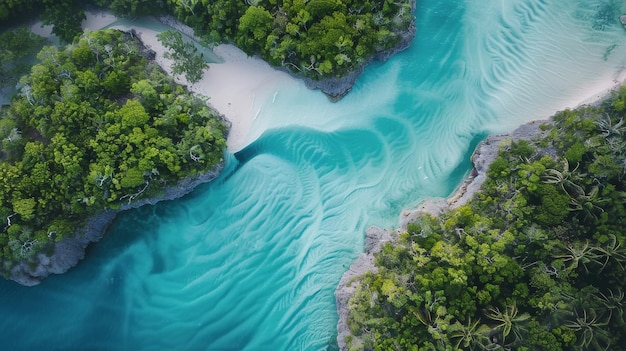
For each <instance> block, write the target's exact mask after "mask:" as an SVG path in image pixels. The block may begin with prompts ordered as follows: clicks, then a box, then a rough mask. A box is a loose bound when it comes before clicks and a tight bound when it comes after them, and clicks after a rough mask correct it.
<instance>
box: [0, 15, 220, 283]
mask: <svg viewBox="0 0 626 351" xmlns="http://www.w3.org/2000/svg"><path fill="white" fill-rule="evenodd" d="M115 20H117V19H116V18H115V17H114V16H112V15H109V14H105V13H100V14H96V15H94V14H90V16H89V17H88V19H87V22H86V23H87V25H92V26H94V27H95V28H104V27H106V26H108V25H110V24H111V23H113V22H114V21H115ZM38 23H39V22H38ZM38 23H36V24H34V25H33V28H36V27H39V28H38V30H39V31H40V33H42V34H44V35H45V34H46V31H47V30H49V29H50V27H49V26H46V27H41V26H38ZM124 29H127V28H124ZM127 30H129V31H130V30H135V32H133V34H137V35H138V33H137V32H136V28H128V29H127ZM150 34H153V36H150V39H151V41H150V44H152V45H148V43H146V42H143V40H142V42H143V46H144V48H145V49H146V51H148V52H149V55H148V56H149V59H153V58H154V61H155V63H157V64H158V65H159V66H160V67H161V68H162V69H163V70H165V71H166V73H167V74H168V75H170V76H171V75H172V74H171V73H172V72H171V63H170V64H169V65H168V62H164V61H163V58H162V54H163V52H164V51H165V49H164V48H163V47H162V46H161V47H160V48H157V49H161V51H159V52H155V51H154V45H155V42H156V44H159V45H160V42H158V40H157V39H156V32H154V33H150ZM48 35H49V33H48ZM138 36H139V35H138ZM140 39H141V37H140ZM159 56H161V57H160V58H159ZM177 83H178V82H177ZM179 84H180V83H179ZM188 90H189V89H188ZM211 108H213V109H214V110H215V108H214V107H212V106H211ZM216 111H217V110H216ZM217 112H218V114H220V116H221V119H222V120H224V122H225V123H226V125H227V127H228V130H229V131H230V127H231V122H230V121H229V120H228V119H226V118H225V116H224V115H223V114H221V113H220V112H219V111H217ZM224 166H225V161H224V160H222V161H221V162H220V163H219V164H217V165H215V166H214V167H213V168H211V169H210V170H208V171H207V172H205V173H202V174H199V175H195V176H189V177H186V178H183V179H180V180H178V181H177V182H176V183H175V184H174V185H172V186H168V187H166V188H164V189H163V192H162V194H160V195H159V196H155V197H150V198H142V199H139V200H137V201H136V202H133V203H126V204H122V205H120V208H119V209H116V210H112V209H103V210H102V212H100V213H98V214H96V215H93V216H91V217H89V218H87V220H86V223H85V224H84V225H83V226H81V227H79V228H76V229H75V231H74V236H73V237H71V238H69V237H68V238H64V239H62V240H61V241H59V242H56V243H53V246H52V247H51V250H50V251H51V254H50V256H48V255H47V253H39V254H38V255H37V256H36V257H35V258H34V259H31V260H28V261H22V262H20V263H19V264H17V265H16V266H14V267H13V268H12V269H11V271H10V275H9V276H8V277H7V279H10V280H13V281H15V282H17V283H19V284H21V285H24V286H34V285H37V284H39V283H40V282H41V280H43V279H44V278H46V277H47V276H49V275H50V274H62V273H65V272H66V271H67V270H68V269H70V268H72V267H74V266H76V265H77V264H78V262H79V261H80V260H82V259H83V258H84V257H85V250H86V248H87V246H88V245H89V244H91V243H93V242H97V241H99V240H100V239H101V238H102V237H103V236H104V234H105V232H106V229H107V228H108V226H109V225H110V224H111V223H112V222H113V220H114V219H115V217H116V216H117V214H118V213H120V212H123V211H126V210H129V209H134V208H139V207H141V206H143V205H148V204H149V205H154V204H156V203H158V202H160V201H168V200H173V199H177V198H180V197H182V196H184V195H186V194H188V193H190V192H191V191H192V190H193V189H195V188H196V187H197V186H198V185H200V184H203V183H207V182H210V181H212V180H213V179H215V178H217V177H218V176H219V174H220V172H221V171H222V170H223V168H224Z"/></svg>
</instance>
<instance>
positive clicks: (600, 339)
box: [564, 309, 610, 350]
mask: <svg viewBox="0 0 626 351" xmlns="http://www.w3.org/2000/svg"><path fill="white" fill-rule="evenodd" d="M607 324H608V321H600V318H598V316H597V314H596V312H595V311H594V310H589V312H587V310H586V309H585V310H583V312H582V314H579V312H578V311H576V317H575V318H574V320H571V321H569V322H568V323H566V324H564V326H565V327H567V328H570V329H571V330H572V331H574V332H575V333H576V334H577V336H578V340H579V341H580V344H579V346H580V347H581V348H582V349H585V350H589V349H592V348H593V349H594V350H608V347H609V346H610V340H609V335H608V332H607V331H606V330H604V328H603V327H604V326H606V325H607Z"/></svg>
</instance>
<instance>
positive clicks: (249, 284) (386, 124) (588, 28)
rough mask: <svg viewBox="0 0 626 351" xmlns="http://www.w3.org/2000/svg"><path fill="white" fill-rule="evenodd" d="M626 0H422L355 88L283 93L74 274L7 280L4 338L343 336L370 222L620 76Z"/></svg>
mask: <svg viewBox="0 0 626 351" xmlns="http://www.w3.org/2000/svg"><path fill="white" fill-rule="evenodd" d="M623 7H624V4H623V2H622V1H612V0H577V1H574V0H572V1H563V0H493V1H474V0H465V1H462V0H445V1H444V0H419V1H418V9H417V11H416V18H417V28H418V36H417V38H416V40H415V42H414V43H413V45H412V46H411V48H410V49H409V50H407V51H405V52H403V53H401V54H399V55H397V56H396V57H394V58H393V59H392V60H391V61H389V62H387V63H385V64H374V65H372V66H371V67H370V68H368V69H367V70H366V72H365V74H364V75H363V77H362V78H361V79H360V80H359V81H358V82H357V85H356V86H355V88H354V90H353V91H352V92H351V93H350V94H349V95H348V96H347V97H346V98H345V99H344V100H342V101H341V102H339V103H336V104H331V103H329V102H327V101H326V100H325V98H324V97H323V96H321V94H319V93H317V92H311V91H308V90H305V89H300V90H298V89H296V90H294V89H284V91H280V93H278V92H277V94H275V95H274V96H273V98H272V99H271V101H268V102H267V104H266V105H264V107H263V109H262V111H260V112H259V115H258V121H257V122H255V123H257V124H256V128H257V132H258V133H259V135H260V137H259V138H258V139H257V140H256V141H254V142H252V143H251V144H249V145H248V146H247V147H246V148H244V149H243V150H241V151H238V152H236V153H234V154H228V155H226V157H227V161H228V163H227V167H226V169H225V171H224V172H223V174H222V175H221V176H220V178H219V179H217V180H216V181H214V182H212V183H210V184H206V185H204V186H202V187H200V188H198V189H197V191H195V192H193V193H192V194H191V195H190V196H187V197H185V198H184V199H181V200H177V201H172V202H169V203H164V204H160V205H157V206H153V207H146V208H142V209H139V210H136V211H132V212H129V213H126V214H124V215H122V216H120V217H119V218H118V219H117V220H116V222H115V223H114V224H113V225H112V226H111V228H110V230H109V232H108V235H107V236H106V237H105V238H104V239H103V240H102V241H101V242H99V243H98V244H96V245H93V246H92V247H91V248H90V249H89V251H88V253H87V258H86V259H85V260H84V261H83V262H82V263H81V264H80V265H79V266H78V267H76V268H74V269H72V270H71V271H70V272H68V273H66V274H64V275H61V276H54V277H50V278H48V279H47V280H45V281H44V282H43V283H42V284H41V285H39V286H37V287H34V288H24V287H20V286H17V285H16V284H14V283H12V282H5V281H2V282H0V291H1V292H2V293H1V294H0V312H1V315H2V317H3V318H2V320H1V321H0V323H1V328H0V330H2V335H3V336H4V337H3V338H2V340H0V349H2V350H43V349H47V350H87V349H89V350H332V349H335V348H336V343H335V335H336V332H335V326H336V322H337V315H336V312H335V302H334V297H333V292H334V289H335V286H336V284H337V283H338V281H339V278H340V276H341V274H342V273H343V272H344V271H345V270H347V268H348V267H349V265H350V263H351V261H352V260H353V259H355V258H356V256H357V255H358V254H359V252H361V251H362V250H363V244H364V239H363V236H364V231H365V229H366V228H367V227H368V226H369V225H372V224H376V225H380V226H389V227H391V226H394V225H396V223H397V217H398V213H399V212H400V210H401V209H402V208H405V207H409V206H411V205H415V204H416V202H417V201H419V200H420V199H423V198H425V197H429V196H446V195H448V194H449V193H450V192H451V191H453V190H454V188H455V187H456V185H457V184H458V182H459V181H460V180H461V179H462V177H463V176H464V175H465V174H466V173H467V171H468V170H469V168H470V164H469V162H468V157H469V155H470V154H471V151H472V149H473V147H474V146H475V145H476V143H477V142H478V141H480V140H481V139H482V138H484V136H485V135H486V134H487V133H491V132H504V131H507V130H510V129H512V128H514V127H515V126H516V125H519V124H521V123H524V122H526V121H530V120H533V119H537V118H542V117H547V116H548V115H550V114H551V113H552V112H553V111H555V110H557V109H562V108H564V107H566V106H571V105H568V104H570V103H571V101H572V99H574V101H575V100H576V98H577V97H580V96H583V97H584V96H585V95H584V93H585V91H586V90H585V89H589V88H590V87H592V88H593V87H594V86H597V85H598V84H600V83H602V82H606V81H607V80H609V81H610V80H611V79H617V77H618V76H619V74H620V73H621V72H622V70H623V69H624V66H625V65H626V63H625V58H626V45H625V44H626V34H625V33H626V32H625V31H624V29H623V28H622V27H621V26H620V25H619V22H618V21H617V18H618V17H619V15H620V14H621V13H622V12H623V11H625V10H626V8H623ZM572 107H573V106H572Z"/></svg>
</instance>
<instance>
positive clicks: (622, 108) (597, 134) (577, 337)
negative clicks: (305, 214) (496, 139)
mask: <svg viewBox="0 0 626 351" xmlns="http://www.w3.org/2000/svg"><path fill="white" fill-rule="evenodd" d="M625 112H626V87H622V88H621V90H620V91H619V92H618V93H615V94H614V96H613V97H612V98H611V99H610V100H608V101H605V102H604V103H602V104H601V106H598V107H583V108H580V109H577V110H573V111H571V110H565V111H563V112H560V113H558V114H557V115H555V116H554V117H553V120H552V123H550V124H546V125H545V126H543V128H544V131H546V132H549V134H548V135H547V136H546V137H544V138H538V139H536V140H532V141H526V140H519V141H517V142H508V143H505V144H503V145H501V150H500V153H499V156H498V157H497V159H496V160H495V161H494V162H493V163H492V165H491V167H490V169H489V171H488V178H487V180H486V182H485V183H484V185H483V187H482V189H481V191H480V192H479V193H477V194H475V196H474V198H473V199H472V200H471V201H470V202H469V204H467V205H465V206H462V207H459V208H458V209H455V210H449V211H447V212H446V213H444V214H443V215H441V216H439V217H433V216H430V215H427V214H425V215H423V216H421V217H420V218H419V219H418V220H417V221H415V222H414V223H411V224H410V225H408V227H407V231H406V232H405V233H403V234H401V235H399V238H397V241H396V242H395V243H394V244H385V245H384V246H383V248H382V250H381V252H380V253H379V254H377V256H376V265H377V266H378V268H379V273H377V274H373V273H371V272H370V273H366V274H365V275H364V276H363V277H361V278H360V279H359V281H358V282H352V284H359V286H358V289H357V293H356V294H355V295H354V296H353V298H352V299H351V300H350V302H349V311H350V312H349V313H350V317H349V320H348V325H349V327H350V330H351V332H352V334H353V335H351V336H349V337H347V340H346V341H347V344H348V346H349V349H350V350H528V351H534V350H551V351H557V350H625V349H626V320H625V314H624V312H625V308H626V299H625V298H624V294H625V293H626V286H625V285H626V272H625V271H624V268H625V266H626V246H625V243H624V240H625V238H626V234H625V231H624V228H626V208H625V203H626V183H625V179H626V138H625V136H626V125H625V122H624V115H625Z"/></svg>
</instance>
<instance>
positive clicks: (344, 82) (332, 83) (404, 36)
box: [278, 0, 416, 102]
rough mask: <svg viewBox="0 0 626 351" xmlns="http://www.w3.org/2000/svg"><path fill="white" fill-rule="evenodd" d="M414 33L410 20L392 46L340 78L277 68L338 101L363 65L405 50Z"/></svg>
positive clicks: (412, 23) (359, 72)
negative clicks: (307, 75) (310, 74)
mask: <svg viewBox="0 0 626 351" xmlns="http://www.w3.org/2000/svg"><path fill="white" fill-rule="evenodd" d="M415 5H416V1H415V0H412V1H411V13H413V12H414V11H415ZM415 33H416V28H415V22H411V25H410V26H409V27H408V28H407V29H406V31H404V32H403V33H401V34H400V36H401V39H400V41H399V42H398V43H397V44H396V45H395V46H394V47H392V48H390V49H387V50H384V51H381V52H378V53H376V54H374V55H372V56H371V57H370V58H369V60H367V61H366V62H364V63H363V64H361V65H360V66H358V67H357V68H356V69H354V70H353V71H351V72H349V73H348V74H347V75H345V76H343V77H340V78H326V79H322V80H314V79H311V78H307V77H304V76H302V75H299V74H297V73H294V72H292V71H289V70H287V69H286V68H284V67H280V68H278V69H281V70H283V71H285V72H287V73H289V74H291V75H292V76H294V77H296V78H298V79H301V80H302V81H304V84H305V85H306V87H307V88H309V89H311V90H320V91H321V92H323V93H324V94H326V96H327V97H328V99H329V100H330V101H333V102H334V101H339V100H341V98H343V97H344V96H346V94H348V93H349V92H350V90H352V87H353V86H354V84H355V83H356V80H357V79H358V78H359V76H360V75H361V74H362V73H363V71H364V70H365V67H367V66H368V65H369V64H370V63H372V62H373V61H381V62H385V61H387V60H388V59H389V58H390V57H391V56H393V55H395V54H397V53H399V52H402V51H404V50H406V49H407V48H408V47H409V46H410V45H411V43H412V42H413V38H414V37H415Z"/></svg>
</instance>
